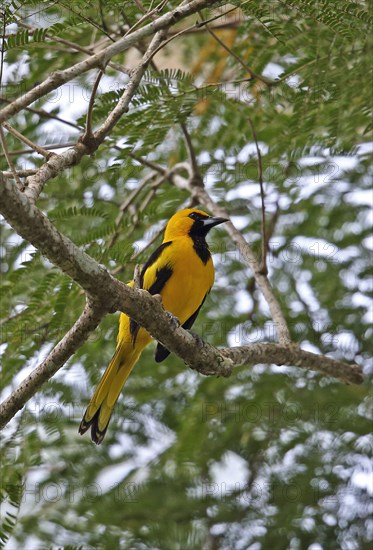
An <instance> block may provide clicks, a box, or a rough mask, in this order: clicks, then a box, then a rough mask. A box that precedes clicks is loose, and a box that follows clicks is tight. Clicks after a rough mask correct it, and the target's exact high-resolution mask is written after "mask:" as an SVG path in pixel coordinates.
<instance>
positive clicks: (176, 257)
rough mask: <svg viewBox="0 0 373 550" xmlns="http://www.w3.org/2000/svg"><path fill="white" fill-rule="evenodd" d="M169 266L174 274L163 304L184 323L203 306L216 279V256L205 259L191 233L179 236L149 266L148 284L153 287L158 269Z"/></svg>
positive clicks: (146, 276) (168, 284)
mask: <svg viewBox="0 0 373 550" xmlns="http://www.w3.org/2000/svg"><path fill="white" fill-rule="evenodd" d="M166 266H167V267H169V268H170V269H171V270H172V274H171V276H170V277H169V279H168V281H167V282H166V284H165V286H164V288H163V289H162V291H161V296H162V303H163V307H164V308H165V309H166V310H167V311H170V312H171V313H172V314H173V315H175V316H176V317H177V318H178V319H179V321H180V323H181V324H183V323H185V321H186V320H187V319H189V317H190V316H191V315H193V313H194V312H195V311H196V310H197V309H198V308H199V307H200V305H201V304H202V302H203V300H204V298H205V296H206V294H207V293H208V292H209V291H210V289H211V287H212V285H213V283H214V266H213V263H212V259H211V258H209V259H208V260H207V262H206V263H204V262H203V261H202V260H201V258H200V257H199V256H198V254H197V253H196V251H195V249H194V247H193V240H192V239H191V238H190V237H189V236H188V237H186V236H184V237H180V238H175V239H174V240H173V241H172V243H171V245H170V246H168V247H167V248H165V249H164V250H163V252H162V254H161V256H160V257H159V258H158V259H157V261H156V262H154V264H153V265H151V266H150V267H149V268H148V269H147V270H146V272H145V274H144V285H143V286H144V288H146V289H148V288H150V287H151V285H152V284H153V283H154V281H155V279H156V277H157V270H160V269H162V268H163V267H166Z"/></svg>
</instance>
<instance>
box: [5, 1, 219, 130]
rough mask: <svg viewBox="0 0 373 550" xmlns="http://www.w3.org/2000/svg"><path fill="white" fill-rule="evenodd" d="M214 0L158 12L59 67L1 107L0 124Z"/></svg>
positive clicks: (196, 2) (208, 5) (213, 2)
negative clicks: (91, 52) (112, 40)
mask: <svg viewBox="0 0 373 550" xmlns="http://www.w3.org/2000/svg"><path fill="white" fill-rule="evenodd" d="M217 3H218V0H192V1H191V2H189V3H187V4H185V5H183V6H178V7H177V8H175V9H174V10H172V11H170V12H168V13H166V14H165V15H162V16H160V17H159V18H157V19H156V20H155V21H151V22H150V23H148V24H147V25H145V26H144V27H142V28H140V29H138V30H136V31H134V32H133V33H131V34H129V35H128V36H124V37H123V38H121V39H120V40H118V41H117V42H115V43H114V44H111V45H110V46H108V47H107V48H104V49H103V50H102V51H100V52H98V53H96V54H94V55H92V56H90V57H88V58H87V59H84V60H83V61H80V62H79V63H76V64H75V65H73V66H72V67H69V68H67V69H64V70H62V71H55V72H54V73H52V74H51V75H50V76H49V77H48V78H47V79H46V80H45V81H44V82H42V83H41V84H39V85H38V86H35V87H34V88H32V89H31V90H29V91H28V92H26V93H25V94H22V95H21V96H20V97H18V98H17V99H15V100H14V101H12V103H10V104H9V105H7V106H6V107H4V108H3V109H2V110H1V111H0V124H1V123H2V122H4V121H5V120H7V119H8V118H9V117H11V116H13V115H15V114H16V113H19V112H20V111H21V110H22V109H24V108H25V107H28V106H29V105H31V103H33V102H34V101H36V100H37V99H40V98H41V97H44V96H45V95H46V94H48V93H49V92H51V91H53V90H55V89H56V88H59V87H60V86H62V84H65V83H66V82H69V81H70V80H72V79H74V78H76V77H77V76H79V75H81V74H83V73H85V72H87V71H89V70H90V69H93V68H97V67H98V68H100V69H101V68H104V67H105V65H106V64H107V63H108V61H109V60H110V59H111V58H112V57H114V56H115V55H117V54H119V53H122V52H124V51H125V50H127V49H128V48H130V47H131V46H134V45H135V44H136V43H137V42H139V41H141V40H142V39H144V38H146V37H148V36H150V35H152V34H154V33H156V32H157V31H160V30H162V29H167V28H168V27H171V26H173V25H175V24H176V23H177V22H179V21H181V20H182V19H184V18H185V17H188V16H189V15H192V14H193V13H196V12H197V11H199V10H201V9H202V8H205V7H212V6H214V5H215V4H217Z"/></svg>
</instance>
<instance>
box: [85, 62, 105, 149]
mask: <svg viewBox="0 0 373 550" xmlns="http://www.w3.org/2000/svg"><path fill="white" fill-rule="evenodd" d="M103 74H104V72H103V71H101V70H100V71H99V72H98V74H97V77H96V80H95V83H94V85H93V88H92V92H91V97H90V98H89V104H88V110H87V117H86V126H85V132H84V135H83V136H82V141H83V143H84V141H85V140H87V139H90V138H92V137H93V132H92V112H93V105H94V102H95V97H96V93H97V89H98V85H99V84H100V80H101V78H102V76H103Z"/></svg>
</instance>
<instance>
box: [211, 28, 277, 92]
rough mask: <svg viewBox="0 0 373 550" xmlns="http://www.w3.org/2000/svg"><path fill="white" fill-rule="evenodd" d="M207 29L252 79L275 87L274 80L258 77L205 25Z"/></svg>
mask: <svg viewBox="0 0 373 550" xmlns="http://www.w3.org/2000/svg"><path fill="white" fill-rule="evenodd" d="M205 27H206V29H207V30H208V32H209V33H210V34H211V36H212V37H213V38H214V39H215V40H216V42H218V43H219V44H220V46H221V47H222V48H224V49H225V51H227V52H228V53H229V55H231V56H232V57H234V59H235V60H236V61H238V63H239V64H240V65H241V66H242V67H243V68H244V69H245V71H247V72H248V73H249V75H250V77H251V78H252V79H255V80H259V81H260V82H263V84H267V85H273V84H274V83H275V81H274V80H271V79H270V78H266V77H265V76H263V75H258V74H257V73H256V72H254V71H253V70H252V68H251V67H249V65H247V64H246V63H245V62H244V61H243V59H241V57H240V56H239V55H237V54H236V53H235V52H234V51H233V50H232V49H231V48H230V47H229V46H227V45H226V44H225V43H224V42H223V41H222V40H221V39H220V38H219V37H218V35H217V34H215V33H214V31H213V30H212V29H211V28H210V27H209V26H208V25H205Z"/></svg>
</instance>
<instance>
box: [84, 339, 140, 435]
mask: <svg viewBox="0 0 373 550" xmlns="http://www.w3.org/2000/svg"><path fill="white" fill-rule="evenodd" d="M149 340H150V338H149ZM144 347H145V346H144V345H143V346H138V345H135V346H134V345H133V344H132V343H131V344H129V343H122V344H120V343H119V345H118V347H117V349H116V351H115V353H114V355H113V358H112V360H111V361H110V363H109V365H108V366H107V368H106V371H105V373H104V375H103V377H102V378H101V380H100V382H99V384H98V386H97V388H96V391H95V393H94V394H93V396H92V399H91V400H90V402H89V405H88V407H87V409H86V411H85V413H84V416H83V420H82V421H81V423H80V426H79V433H80V434H81V435H82V434H84V433H85V432H86V431H87V430H88V429H89V428H91V437H92V440H93V441H94V442H95V443H96V444H97V445H99V444H100V443H101V442H102V440H103V439H104V437H105V433H106V430H107V427H108V425H109V422H110V418H111V414H112V412H113V408H114V405H115V403H116V401H117V399H118V397H119V394H120V392H121V390H122V388H123V386H124V384H125V383H126V380H127V378H128V377H129V375H130V374H131V371H132V369H133V367H134V366H135V365H136V363H137V361H138V359H139V357H140V353H141V351H142V350H143V348H144Z"/></svg>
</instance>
